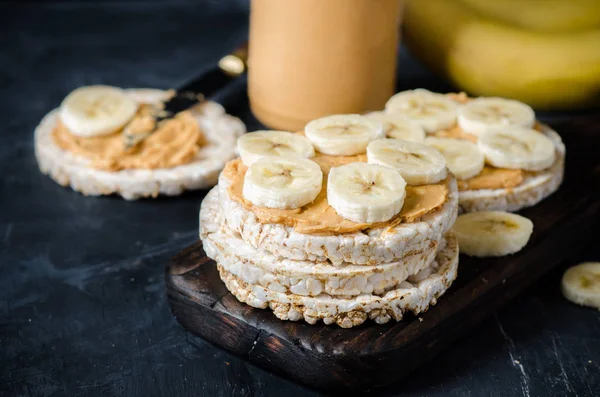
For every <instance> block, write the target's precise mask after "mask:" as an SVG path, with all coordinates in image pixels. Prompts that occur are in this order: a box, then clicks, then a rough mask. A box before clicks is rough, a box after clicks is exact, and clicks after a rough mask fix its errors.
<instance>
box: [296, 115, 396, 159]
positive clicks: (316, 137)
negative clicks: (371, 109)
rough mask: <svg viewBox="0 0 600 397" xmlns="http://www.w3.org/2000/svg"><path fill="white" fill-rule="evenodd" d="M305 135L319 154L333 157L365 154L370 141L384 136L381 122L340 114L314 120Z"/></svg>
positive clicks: (307, 126)
mask: <svg viewBox="0 0 600 397" xmlns="http://www.w3.org/2000/svg"><path fill="white" fill-rule="evenodd" d="M304 133H305V134H306V137H307V138H308V139H309V140H310V141H311V142H312V144H313V145H314V147H315V148H316V149H317V150H318V151H319V152H321V153H325V154H330V155H332V156H351V155H355V154H360V153H364V152H365V149H366V148H367V145H368V144H369V142H370V141H372V140H373V139H378V138H383V136H384V132H383V126H382V125H381V123H380V122H377V121H375V120H372V119H369V118H367V117H365V116H361V115H359V114H338V115H334V116H327V117H323V118H320V119H316V120H313V121H311V122H309V123H308V124H306V127H304Z"/></svg>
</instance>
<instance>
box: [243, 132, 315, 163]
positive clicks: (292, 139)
mask: <svg viewBox="0 0 600 397" xmlns="http://www.w3.org/2000/svg"><path fill="white" fill-rule="evenodd" d="M237 148H238V152H239V153H240V157H241V158H242V162H243V163H244V165H246V166H247V167H249V166H251V165H252V164H253V163H254V162H255V161H256V160H258V159H259V158H261V157H265V156H281V157H302V158H311V157H314V156H315V149H314V148H313V146H312V144H311V143H310V141H309V140H308V139H306V138H305V137H303V136H302V135H298V134H294V133H292V132H286V131H255V132H251V133H249V134H244V135H242V136H241V137H239V138H238V140H237Z"/></svg>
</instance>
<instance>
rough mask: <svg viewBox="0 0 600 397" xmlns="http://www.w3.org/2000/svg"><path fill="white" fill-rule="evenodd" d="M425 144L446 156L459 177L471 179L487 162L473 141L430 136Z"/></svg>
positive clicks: (454, 172)
mask: <svg viewBox="0 0 600 397" xmlns="http://www.w3.org/2000/svg"><path fill="white" fill-rule="evenodd" d="M425 144H426V145H428V146H431V147H432V148H434V149H435V150H437V151H438V152H440V153H441V154H442V156H444V159H446V165H447V166H448V169H449V170H450V172H452V173H453V174H454V176H456V177H457V178H458V179H469V178H471V177H473V176H475V175H477V174H479V173H480V172H481V170H482V169H483V166H484V164H485V157H484V156H483V153H482V152H481V151H480V150H479V148H478V147H477V145H476V144H474V143H473V142H469V141H465V140H459V139H451V138H437V137H428V138H426V139H425Z"/></svg>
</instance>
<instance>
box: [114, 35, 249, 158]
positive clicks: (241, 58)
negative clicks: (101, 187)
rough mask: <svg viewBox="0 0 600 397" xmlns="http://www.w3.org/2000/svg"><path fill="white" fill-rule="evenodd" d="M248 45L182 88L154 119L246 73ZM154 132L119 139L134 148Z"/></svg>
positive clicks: (168, 115)
mask: <svg viewBox="0 0 600 397" xmlns="http://www.w3.org/2000/svg"><path fill="white" fill-rule="evenodd" d="M247 60H248V43H244V44H242V45H241V46H239V47H238V48H236V49H235V50H234V51H233V52H232V53H230V54H227V55H225V56H224V57H223V58H221V59H220V60H219V62H218V63H217V64H216V65H214V66H212V67H210V68H209V69H207V70H205V71H204V72H202V73H201V74H200V76H199V77H198V78H196V79H194V80H192V81H190V82H189V83H186V84H185V85H183V86H182V87H180V88H178V89H177V90H176V92H175V94H174V95H173V96H172V97H171V98H169V99H168V100H167V101H165V102H164V104H163V109H162V111H160V112H159V113H158V114H157V115H156V116H155V119H156V121H157V123H158V122H159V121H162V120H165V119H169V118H172V117H174V116H175V115H176V114H177V113H179V112H181V111H184V110H186V109H189V108H190V107H192V106H194V105H197V104H198V103H201V102H203V101H204V100H205V99H206V98H208V97H210V96H212V95H214V94H215V93H216V92H217V91H219V90H220V89H221V88H223V87H225V86H226V85H227V84H229V83H230V82H232V81H234V80H235V79H236V78H238V77H240V76H241V75H243V74H244V73H246V70H247ZM152 132H154V131H150V132H148V133H145V134H132V133H128V131H127V129H125V130H124V133H123V140H124V142H125V146H126V147H127V148H130V147H133V146H135V145H137V144H138V143H139V142H141V141H142V140H144V139H145V138H147V137H148V136H150V135H151V134H152Z"/></svg>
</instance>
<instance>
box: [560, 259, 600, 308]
mask: <svg viewBox="0 0 600 397" xmlns="http://www.w3.org/2000/svg"><path fill="white" fill-rule="evenodd" d="M561 289H562V292H563V295H564V296H565V298H567V299H568V300H570V301H571V302H573V303H576V304H578V305H581V306H589V307H595V308H596V309H600V262H584V263H581V264H579V265H577V266H573V267H571V268H569V269H568V270H567V271H566V272H565V274H564V275H563V278H562V282H561Z"/></svg>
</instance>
